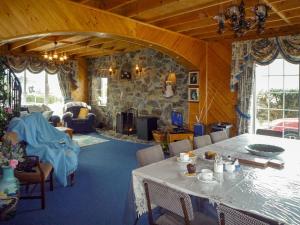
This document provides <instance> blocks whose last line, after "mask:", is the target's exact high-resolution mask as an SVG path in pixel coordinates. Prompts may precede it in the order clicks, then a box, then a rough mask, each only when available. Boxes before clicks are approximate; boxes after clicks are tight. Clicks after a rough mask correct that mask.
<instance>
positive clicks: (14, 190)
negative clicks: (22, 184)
mask: <svg viewBox="0 0 300 225" xmlns="http://www.w3.org/2000/svg"><path fill="white" fill-rule="evenodd" d="M1 169H2V177H1V178H0V193H4V194H6V195H8V196H16V195H17V194H18V192H19V181H18V179H17V178H16V177H15V175H14V169H13V168H11V167H10V166H2V167H1Z"/></svg>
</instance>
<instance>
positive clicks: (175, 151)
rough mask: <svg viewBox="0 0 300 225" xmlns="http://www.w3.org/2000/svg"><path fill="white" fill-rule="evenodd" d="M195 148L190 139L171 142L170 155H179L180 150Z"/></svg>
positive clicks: (185, 150)
mask: <svg viewBox="0 0 300 225" xmlns="http://www.w3.org/2000/svg"><path fill="white" fill-rule="evenodd" d="M191 150H193V146H192V144H191V142H190V141H189V140H188V139H184V140H181V141H175V142H171V143H169V152H170V156H175V155H179V153H180V152H187V151H191Z"/></svg>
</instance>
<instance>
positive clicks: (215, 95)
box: [205, 41, 236, 133]
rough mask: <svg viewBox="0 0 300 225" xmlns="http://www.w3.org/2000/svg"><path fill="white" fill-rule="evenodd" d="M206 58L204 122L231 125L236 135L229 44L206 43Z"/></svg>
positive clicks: (234, 94) (234, 99) (234, 101)
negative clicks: (205, 108) (206, 98)
mask: <svg viewBox="0 0 300 225" xmlns="http://www.w3.org/2000/svg"><path fill="white" fill-rule="evenodd" d="M207 58H208V62H207V68H206V69H207V97H208V101H207V102H206V107H207V115H206V116H207V120H206V121H205V122H206V124H207V125H209V124H211V123H215V122H229V123H232V124H233V125H234V128H233V133H236V126H235V125H236V113H235V104H236V93H235V92H234V93H233V92H231V91H230V71H231V42H225V41H224V42H208V48H207ZM211 101H212V102H211ZM209 104H211V105H210V107H209Z"/></svg>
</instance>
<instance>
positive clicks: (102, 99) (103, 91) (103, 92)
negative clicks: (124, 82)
mask: <svg viewBox="0 0 300 225" xmlns="http://www.w3.org/2000/svg"><path fill="white" fill-rule="evenodd" d="M107 84H108V78H106V77H101V78H100V96H99V97H98V98H99V105H100V106H106V105H107Z"/></svg>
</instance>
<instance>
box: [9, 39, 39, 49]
mask: <svg viewBox="0 0 300 225" xmlns="http://www.w3.org/2000/svg"><path fill="white" fill-rule="evenodd" d="M43 38H44V37H39V38H33V39H27V40H22V41H16V42H14V43H10V44H8V50H9V51H13V50H16V49H17V48H20V47H23V46H25V45H28V44H32V43H34V42H37V41H40V40H41V39H43Z"/></svg>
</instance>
